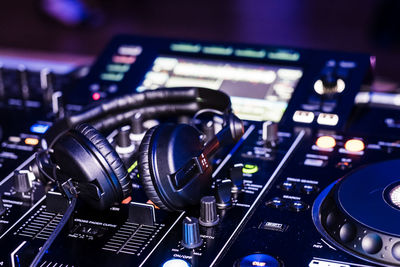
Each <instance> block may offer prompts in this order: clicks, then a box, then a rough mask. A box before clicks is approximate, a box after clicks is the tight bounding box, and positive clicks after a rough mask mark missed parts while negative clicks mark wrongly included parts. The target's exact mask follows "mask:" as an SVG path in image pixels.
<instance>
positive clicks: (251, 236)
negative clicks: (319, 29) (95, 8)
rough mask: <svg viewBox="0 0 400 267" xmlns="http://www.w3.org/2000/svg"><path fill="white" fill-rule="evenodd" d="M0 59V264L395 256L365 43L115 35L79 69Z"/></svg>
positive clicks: (393, 210)
mask: <svg viewBox="0 0 400 267" xmlns="http://www.w3.org/2000/svg"><path fill="white" fill-rule="evenodd" d="M0 61H1V63H2V65H1V67H0V114H1V116H0V126H1V149H0V174H1V176H0V177H1V180H0V197H1V198H0V248H1V249H0V251H1V252H0V266H12V267H15V266H54V267H56V266H57V267H61V266H164V267H169V266H193V267H195V266H281V267H282V266H309V267H316V266H318V267H324V266H330V267H339V266H340V267H345V266H400V228H399V222H400V178H399V176H398V172H399V171H400V169H399V166H400V143H399V140H400V139H399V138H400V117H399V106H400V101H399V99H400V98H399V95H397V94H396V92H378V91H374V90H372V89H371V88H373V87H372V86H371V84H372V72H373V67H374V58H373V57H370V56H369V55H366V54H356V53H341V52H332V51H317V50H306V49H297V48H288V47H272V46H263V45H248V44H223V43H211V42H199V41H184V40H167V39H155V38H144V37H133V36H118V37H116V38H114V39H113V40H112V41H111V42H110V44H109V45H108V46H107V47H106V49H105V50H104V52H103V53H102V54H101V55H100V57H98V59H97V60H96V61H95V62H94V63H93V64H92V65H91V66H90V71H89V72H88V73H86V74H85V75H79V74H81V73H82V71H79V70H78V69H76V68H71V66H66V65H62V64H61V63H58V64H56V65H54V64H50V63H49V64H47V65H46V66H42V65H40V64H39V65H38V64H37V63H35V62H33V63H32V62H26V63H24V65H21V64H13V62H12V60H10V59H5V58H1V57H0Z"/></svg>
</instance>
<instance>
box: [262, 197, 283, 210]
mask: <svg viewBox="0 0 400 267" xmlns="http://www.w3.org/2000/svg"><path fill="white" fill-rule="evenodd" d="M265 205H267V206H270V207H273V208H276V209H278V208H281V207H283V206H284V205H285V202H284V201H283V200H282V199H281V198H280V197H274V198H273V199H272V200H270V201H268V202H266V203H265Z"/></svg>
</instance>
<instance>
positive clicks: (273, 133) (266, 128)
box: [262, 121, 278, 147]
mask: <svg viewBox="0 0 400 267" xmlns="http://www.w3.org/2000/svg"><path fill="white" fill-rule="evenodd" d="M262 140H263V142H264V145H266V146H271V147H275V146H276V145H277V144H278V124H277V123H275V122H272V121H265V122H264V123H263V125H262Z"/></svg>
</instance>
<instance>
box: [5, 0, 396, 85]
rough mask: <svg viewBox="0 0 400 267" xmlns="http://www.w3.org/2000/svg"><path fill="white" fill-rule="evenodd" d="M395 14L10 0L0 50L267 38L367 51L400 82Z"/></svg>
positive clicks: (258, 4)
mask: <svg viewBox="0 0 400 267" xmlns="http://www.w3.org/2000/svg"><path fill="white" fill-rule="evenodd" d="M399 12H400V2H399V1H397V0H364V1H348V0H336V1H321V0H309V1H299V0H279V1H276V0H275V1H271V0H270V1H268V0H229V1H228V0H202V1H187V0H186V1H175V0H171V1H156V0H136V1H133V0H130V1H129V0H112V1H111V0H12V1H3V3H2V7H1V9H0V36H1V38H0V50H1V51H3V53H7V52H9V53H18V52H20V51H22V52H25V53H42V54H44V55H45V54H48V53H58V54H64V55H67V57H68V56H70V55H71V57H73V56H76V55H78V56H79V55H82V56H89V58H90V57H94V56H95V55H97V54H98V53H100V52H101V50H102V49H103V48H104V47H105V45H106V44H107V42H108V41H109V40H110V39H111V38H112V36H114V35H116V34H119V33H128V34H139V35H147V36H162V37H172V38H181V39H198V40H208V41H223V42H241V43H256V44H272V45H282V46H290V47H302V48H315V49H327V50H342V51H351V52H366V53H370V54H372V55H375V56H376V57H377V67H376V74H377V76H380V77H384V78H387V79H389V80H392V81H395V82H399V81H400V75H399V74H400V73H399V69H400V16H399ZM4 51H5V52H4ZM16 51H17V52H16Z"/></svg>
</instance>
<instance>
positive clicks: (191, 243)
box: [181, 217, 203, 249]
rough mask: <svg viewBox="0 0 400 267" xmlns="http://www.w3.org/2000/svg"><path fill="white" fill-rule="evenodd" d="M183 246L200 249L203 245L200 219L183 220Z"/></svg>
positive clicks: (189, 218) (187, 218)
mask: <svg viewBox="0 0 400 267" xmlns="http://www.w3.org/2000/svg"><path fill="white" fill-rule="evenodd" d="M181 244H182V246H184V247H185V248H188V249H194V248H198V247H200V246H201V245H202V244H203V239H202V238H201V236H200V230H199V220H198V219H196V218H194V217H186V218H185V219H183V225H182V241H181Z"/></svg>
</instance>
